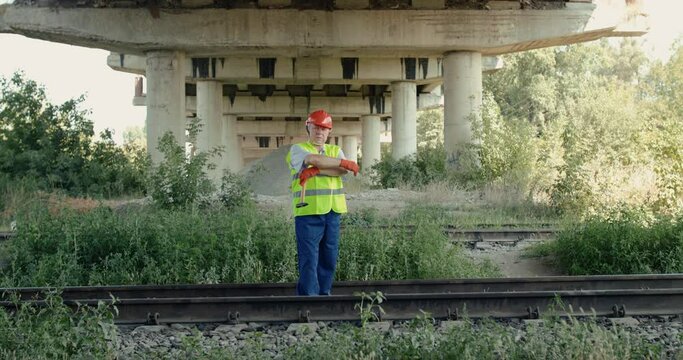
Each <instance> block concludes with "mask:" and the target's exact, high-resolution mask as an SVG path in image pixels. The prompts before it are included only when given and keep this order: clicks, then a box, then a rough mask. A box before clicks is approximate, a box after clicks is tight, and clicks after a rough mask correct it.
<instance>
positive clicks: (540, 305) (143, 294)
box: [0, 274, 683, 324]
mask: <svg viewBox="0 0 683 360" xmlns="http://www.w3.org/2000/svg"><path fill="white" fill-rule="evenodd" d="M293 289H294V284H291V283H287V284H284V283H283V284H241V285H227V284H223V285H171V286H108V287H69V288H65V289H63V292H62V297H63V298H64V301H65V303H67V304H69V305H72V306H78V305H79V304H80V305H96V304H97V303H98V302H101V301H104V302H108V303H114V304H115V306H116V307H117V309H118V315H117V317H116V319H115V321H116V322H117V323H121V324H139V323H176V322H180V323H187V322H190V323H192V322H221V323H236V322H240V321H244V322H252V321H257V322H307V321H332V320H358V318H359V311H358V309H357V305H358V304H359V303H360V301H361V297H360V296H359V295H358V294H357V293H358V292H365V293H370V292H373V291H381V292H382V293H384V295H385V296H386V300H385V301H384V302H383V303H382V304H381V307H382V309H383V310H384V314H383V316H382V317H383V319H386V320H404V319H413V318H415V317H416V316H418V315H421V314H422V312H423V311H425V312H428V313H430V314H431V316H433V317H434V318H438V319H456V318H458V317H460V316H463V315H467V316H469V317H473V318H477V317H486V316H490V317H517V318H537V317H538V316H540V315H541V314H542V313H544V312H546V311H548V309H550V308H553V307H554V308H555V312H556V313H557V314H566V313H568V312H570V311H571V310H570V309H573V312H574V313H575V314H576V313H581V311H583V312H585V313H587V314H596V315H601V316H615V317H619V316H625V315H629V316H630V315H676V314H683V274H676V275H632V276H629V275H626V276H582V277H539V278H514V279H513V278H505V279H468V280H420V281H375V282H338V283H336V284H335V288H334V289H335V295H332V296H319V297H301V296H292V295H291V294H292V292H293ZM46 290H48V291H49V289H46V288H24V289H3V290H2V293H3V298H2V301H0V306H3V307H5V308H13V307H16V306H17V305H18V303H17V302H15V301H11V300H10V296H9V295H7V294H8V293H12V292H13V293H18V294H19V296H20V298H21V299H22V300H21V302H28V303H32V304H35V305H37V306H42V305H45V302H44V299H43V296H44V292H45V291H46ZM112 297H115V298H116V300H113V299H112ZM558 300H561V302H562V304H564V306H563V307H562V306H557V302H558Z"/></svg>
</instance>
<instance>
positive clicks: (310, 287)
mask: <svg viewBox="0 0 683 360" xmlns="http://www.w3.org/2000/svg"><path fill="white" fill-rule="evenodd" d="M339 220H340V215H339V214H338V213H336V212H334V211H330V212H329V213H327V214H325V215H304V216H296V217H295V218H294V224H295V227H296V248H297V251H298V254H299V282H298V284H297V285H296V292H297V294H299V295H330V293H331V291H332V280H333V279H334V270H335V269H336V267H337V255H338V254H339Z"/></svg>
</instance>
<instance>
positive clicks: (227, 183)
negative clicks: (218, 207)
mask: <svg viewBox="0 0 683 360" xmlns="http://www.w3.org/2000/svg"><path fill="white" fill-rule="evenodd" d="M251 196H252V191H251V188H250V187H249V182H248V181H247V179H246V178H245V177H244V176H243V175H239V174H235V173H232V172H230V171H229V170H226V172H225V174H224V175H223V178H222V179H221V189H220V191H219V193H218V199H219V201H220V202H221V204H223V206H224V207H225V208H227V209H233V208H236V207H240V206H250V205H253V200H252V198H251Z"/></svg>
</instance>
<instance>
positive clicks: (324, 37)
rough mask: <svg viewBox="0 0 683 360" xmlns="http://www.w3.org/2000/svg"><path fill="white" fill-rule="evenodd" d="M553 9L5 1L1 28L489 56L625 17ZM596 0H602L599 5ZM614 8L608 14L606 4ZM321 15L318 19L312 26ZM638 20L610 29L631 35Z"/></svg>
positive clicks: (317, 49)
mask: <svg viewBox="0 0 683 360" xmlns="http://www.w3.org/2000/svg"><path fill="white" fill-rule="evenodd" d="M599 2H600V3H601V7H600V9H601V12H600V13H597V12H596V5H594V4H588V3H586V4H584V3H576V4H572V6H570V7H567V8H563V9H552V10H531V9H523V10H451V9H446V10H372V11H367V10H338V11H319V10H303V11H302V10H295V9H282V10H264V9H229V10H226V9H197V10H184V11H176V10H174V9H161V10H160V17H159V18H154V17H152V16H150V14H149V10H148V9H146V8H135V9H112V8H108V9H104V8H60V9H59V11H54V9H52V8H48V7H27V6H14V5H13V6H10V7H7V8H6V9H4V13H3V14H2V18H3V19H2V20H1V21H2V23H4V24H5V25H3V27H5V28H7V27H9V28H10V29H11V31H12V32H14V33H17V34H23V35H25V36H28V37H33V38H40V39H45V40H49V41H55V42H63V43H68V44H72V45H80V46H87V47H95V48H102V49H108V50H112V51H117V52H123V53H131V54H142V53H144V52H146V51H149V50H153V49H183V51H184V52H185V53H186V54H187V55H188V56H189V57H197V56H212V55H215V54H225V53H226V52H229V53H231V54H236V55H253V56H264V54H267V56H290V57H300V56H323V57H335V56H336V57H354V56H358V54H359V53H362V54H364V55H365V56H378V57H383V56H388V57H427V56H438V55H440V54H443V53H444V52H447V51H457V50H464V51H477V52H480V53H482V54H483V55H497V54H504V53H508V52H515V51H524V50H530V49H536V48H542V47H548V46H555V45H563V44H570V43H576V42H581V41H590V40H595V39H598V38H601V37H605V36H613V35H615V34H617V33H615V31H616V30H617V27H618V26H620V25H621V24H622V23H623V22H624V21H627V20H629V19H628V18H626V16H625V15H624V11H625V10H624V9H626V7H624V6H622V8H615V7H614V6H611V4H613V3H623V1H608V0H600V1H599ZM603 3H604V4H603ZM614 9H617V11H618V12H617V13H614V12H613V10H614ZM321 24H324V26H321ZM642 31H646V29H631V30H630V32H629V30H628V29H627V30H624V31H621V32H619V33H618V35H620V36H623V35H628V34H632V35H640V34H642Z"/></svg>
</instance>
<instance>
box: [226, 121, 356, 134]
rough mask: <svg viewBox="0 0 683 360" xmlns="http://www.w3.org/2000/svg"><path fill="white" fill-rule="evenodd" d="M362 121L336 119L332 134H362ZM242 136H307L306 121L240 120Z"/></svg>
mask: <svg viewBox="0 0 683 360" xmlns="http://www.w3.org/2000/svg"><path fill="white" fill-rule="evenodd" d="M361 132H362V129H361V122H360V121H334V128H333V129H332V133H331V135H330V136H351V135H353V136H359V135H361ZM237 134H238V135H241V136H304V137H305V136H306V126H305V122H304V121H238V122H237Z"/></svg>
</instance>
